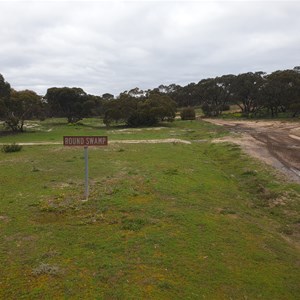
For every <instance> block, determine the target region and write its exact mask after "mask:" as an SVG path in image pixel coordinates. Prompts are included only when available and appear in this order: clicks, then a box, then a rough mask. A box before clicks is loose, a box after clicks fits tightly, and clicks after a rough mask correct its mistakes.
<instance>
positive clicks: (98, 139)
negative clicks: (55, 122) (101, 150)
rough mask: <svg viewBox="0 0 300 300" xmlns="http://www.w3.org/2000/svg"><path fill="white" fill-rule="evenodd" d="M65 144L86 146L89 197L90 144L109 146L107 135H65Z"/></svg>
mask: <svg viewBox="0 0 300 300" xmlns="http://www.w3.org/2000/svg"><path fill="white" fill-rule="evenodd" d="M63 142H64V146H69V147H70V146H72V147H78V146H83V147H84V163H85V181H84V197H85V199H86V200H87V199H88V197H89V153H88V146H107V143H108V139H107V136H64V138H63Z"/></svg>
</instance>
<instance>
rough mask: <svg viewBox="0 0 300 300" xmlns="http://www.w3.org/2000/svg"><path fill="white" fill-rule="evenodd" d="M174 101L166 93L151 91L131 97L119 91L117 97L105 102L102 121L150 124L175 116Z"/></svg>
mask: <svg viewBox="0 0 300 300" xmlns="http://www.w3.org/2000/svg"><path fill="white" fill-rule="evenodd" d="M175 112H176V103H175V102H174V101H173V100H172V99H171V98H170V97H168V96H167V95H160V94H156V93H154V92H153V91H152V92H151V93H149V94H148V95H147V96H146V97H144V96H142V97H133V96H131V95H130V93H128V92H124V93H121V94H120V96H119V97H118V99H116V100H112V101H109V102H107V103H106V104H105V114H104V120H103V122H104V123H105V124H106V125H107V126H109V125H110V124H111V123H112V122H116V123H118V122H124V123H126V124H127V125H128V126H131V127H135V126H152V125H155V124H157V123H158V122H160V121H172V120H173V119H174V118H175Z"/></svg>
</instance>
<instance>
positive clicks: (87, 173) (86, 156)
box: [84, 146, 89, 200]
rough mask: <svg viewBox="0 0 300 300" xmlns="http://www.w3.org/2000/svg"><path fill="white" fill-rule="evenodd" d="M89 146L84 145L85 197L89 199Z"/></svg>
mask: <svg viewBox="0 0 300 300" xmlns="http://www.w3.org/2000/svg"><path fill="white" fill-rule="evenodd" d="M88 149H89V148H88V147H87V146H85V147H84V163H85V181H84V182H85V185H84V186H85V188H84V197H85V199H86V200H87V199H88V198H89V151H88Z"/></svg>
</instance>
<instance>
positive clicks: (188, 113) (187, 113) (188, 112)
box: [180, 107, 196, 120]
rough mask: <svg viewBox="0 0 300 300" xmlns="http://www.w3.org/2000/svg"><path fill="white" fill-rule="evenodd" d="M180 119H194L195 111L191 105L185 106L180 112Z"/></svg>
mask: <svg viewBox="0 0 300 300" xmlns="http://www.w3.org/2000/svg"><path fill="white" fill-rule="evenodd" d="M180 117H181V120H195V119H196V112H195V109H194V108H193V107H185V108H183V109H182V111H181V113H180Z"/></svg>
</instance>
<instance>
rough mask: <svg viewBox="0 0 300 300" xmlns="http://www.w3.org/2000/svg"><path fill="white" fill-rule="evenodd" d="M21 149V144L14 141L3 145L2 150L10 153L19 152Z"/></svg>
mask: <svg viewBox="0 0 300 300" xmlns="http://www.w3.org/2000/svg"><path fill="white" fill-rule="evenodd" d="M21 149H22V146H21V145H18V144H15V143H13V144H10V145H3V146H2V148H1V151H2V152H5V153H9V152H18V151H21Z"/></svg>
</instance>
